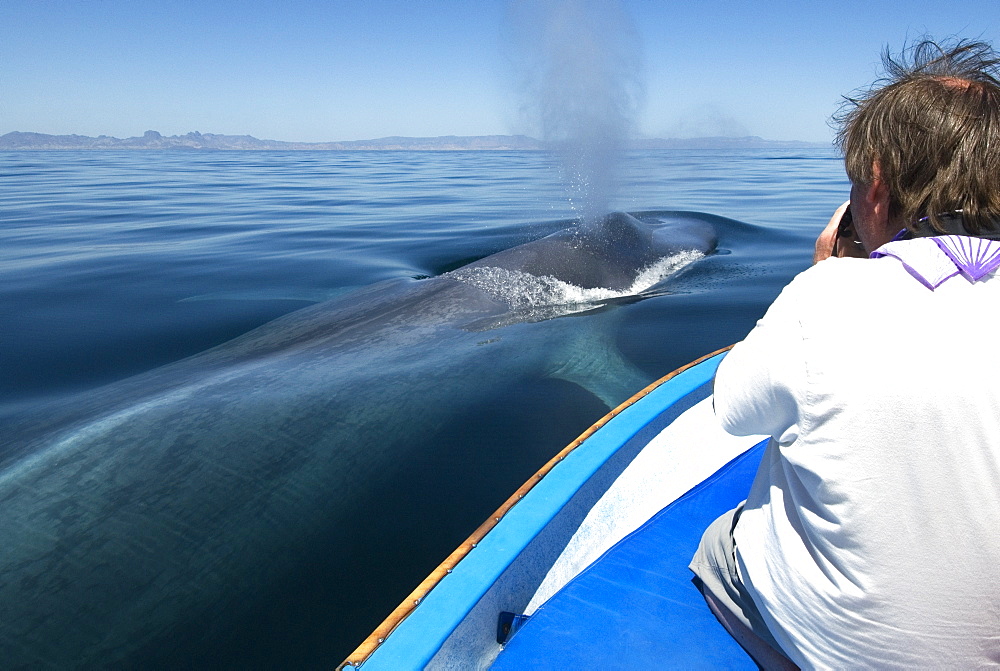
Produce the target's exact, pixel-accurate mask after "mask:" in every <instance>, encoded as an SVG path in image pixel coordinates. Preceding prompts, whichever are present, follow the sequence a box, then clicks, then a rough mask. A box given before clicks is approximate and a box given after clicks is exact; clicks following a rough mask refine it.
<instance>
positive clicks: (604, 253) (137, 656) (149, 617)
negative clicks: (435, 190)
mask: <svg viewBox="0 0 1000 671" xmlns="http://www.w3.org/2000/svg"><path fill="white" fill-rule="evenodd" d="M714 245H715V234H714V232H713V230H712V227H711V226H709V225H708V224H706V223H704V222H703V221H700V220H698V219H696V218H693V217H691V218H685V217H682V216H681V217H677V218H676V219H675V220H670V221H665V222H664V221H654V222H649V221H640V220H639V219H636V218H634V217H632V216H630V215H627V214H623V213H615V214H611V215H608V216H607V217H605V218H604V219H603V220H602V221H600V222H597V223H595V224H592V225H590V226H589V227H580V226H574V227H571V228H569V229H566V230H563V231H560V232H557V233H555V234H553V235H550V236H548V237H545V238H542V239H539V240H536V241H534V242H529V243H526V244H524V245H521V246H518V247H514V248H511V249H508V250H506V251H502V252H500V253H498V254H494V255H492V256H489V257H486V258H483V259H480V260H478V261H476V262H474V263H471V264H469V265H467V266H464V267H462V268H459V269H458V270H455V271H452V272H450V273H446V274H444V275H440V276H437V277H433V278H429V279H423V280H410V279H400V280H390V281H387V282H383V283H380V284H376V285H373V286H371V287H368V288H365V289H362V290H359V291H356V292H353V293H351V294H349V295H346V296H341V297H338V298H336V299H333V300H331V301H328V302H325V303H320V304H317V305H314V306H311V307H308V308H305V309H302V310H299V311H297V312H294V313H292V314H289V315H286V316H285V317H282V318H279V319H277V320H275V321H273V322H270V323H268V324H265V325H264V326H261V327H260V328H257V329H256V330H253V331H251V332H249V333H247V334H245V335H243V336H241V337H239V338H236V339H235V340H232V341H230V342H228V343H225V344H223V345H220V346H218V347H215V348H213V349H211V350H208V351H206V352H203V353H201V354H198V355H196V356H193V357H190V358H188V359H185V360H182V361H179V362H176V363H174V364H170V365H168V366H165V367H162V368H159V369H156V370H153V371H150V372H148V373H145V374H142V375H139V376H136V377H133V378H130V379H128V380H124V381H121V382H118V383H114V384H112V385H109V386H107V387H104V388H102V389H98V390H96V391H89V392H87V393H85V394H80V395H79V396H78V397H75V398H72V399H71V400H70V402H68V403H63V404H62V405H60V406H59V407H54V408H49V409H46V411H45V412H39V413H35V414H33V415H31V416H30V417H27V418H22V419H21V420H19V422H18V423H17V425H16V426H14V427H9V430H8V429H5V431H4V433H5V434H6V438H5V439H4V445H3V450H4V452H3V454H5V455H7V458H6V463H5V465H4V466H3V469H2V470H0V511H2V512H0V651H2V653H0V654H2V656H3V663H2V665H3V667H4V668H31V669H37V668H87V667H104V668H107V667H113V668H118V667H129V668H132V667H146V668H149V667H150V666H158V665H160V663H162V662H163V660H164V659H170V657H169V654H167V652H166V651H168V650H170V648H171V646H173V645H175V643H176V641H177V640H180V639H185V640H187V639H191V638H192V637H199V636H200V637H204V639H205V640H209V641H210V640H211V639H212V636H214V635H215V633H214V632H215V629H216V628H219V627H223V624H222V623H223V622H226V621H231V620H234V619H238V618H239V614H240V613H241V611H242V610H244V609H245V608H247V605H246V603H245V599H246V598H247V597H246V595H247V594H255V593H265V592H267V591H268V590H269V589H271V587H270V586H271V585H274V584H283V583H282V581H286V580H288V579H289V576H294V575H295V574H296V572H297V571H298V570H299V567H300V565H301V563H302V562H303V561H306V560H308V561H312V562H324V563H325V562H329V564H330V566H331V570H342V571H343V572H344V574H345V576H347V577H345V580H349V579H350V575H351V572H352V571H356V570H357V566H356V565H354V564H352V565H349V566H348V565H339V564H337V562H338V561H340V559H338V558H337V557H316V556H315V553H314V552H313V551H311V550H310V548H311V547H313V546H315V545H316V544H318V543H325V544H326V545H329V543H330V539H331V538H333V539H334V543H335V544H337V543H339V544H341V545H342V546H343V547H344V548H345V550H347V552H345V554H353V553H355V552H357V551H359V550H360V549H359V548H355V547H352V543H353V542H354V539H355V538H356V536H354V535H353V534H354V532H355V531H356V528H357V527H358V526H359V525H360V524H363V523H364V522H363V520H365V519H368V518H366V517H365V515H369V516H370V515H371V511H372V510H375V509H376V508H374V507H373V506H375V505H376V504H377V502H375V501H373V500H372V496H371V495H369V494H367V493H366V492H367V491H369V490H370V489H372V488H373V487H375V485H376V484H377V483H378V482H379V481H381V480H386V479H392V478H394V477H397V478H398V477H405V474H406V468H407V463H408V462H411V461H412V460H414V459H416V458H418V457H419V455H418V454H416V453H415V450H418V449H419V446H420V445H422V444H425V443H426V442H427V440H428V439H427V437H428V436H433V435H435V432H437V431H439V430H440V429H441V427H442V426H445V425H447V424H448V423H449V422H452V421H454V419H455V417H456V416H458V413H459V412H460V411H461V409H462V408H468V407H474V404H475V403H477V402H489V397H490V393H491V391H490V390H491V389H493V388H494V387H496V386H497V385H508V384H511V383H512V382H516V381H517V380H518V379H525V378H529V377H546V376H547V377H551V378H556V379H561V380H567V381H570V382H572V383H574V384H576V385H579V386H580V387H582V388H584V389H586V390H588V391H589V392H591V393H592V394H593V395H594V397H596V398H597V399H600V402H601V403H603V404H605V405H608V406H612V407H613V406H614V405H617V404H618V403H619V402H621V401H623V400H624V399H625V398H627V397H628V396H630V395H631V394H632V393H634V392H635V391H636V390H638V389H639V388H641V387H642V386H643V385H645V384H646V383H647V382H648V381H649V380H648V379H647V378H646V376H645V375H644V374H642V373H641V372H640V371H638V370H637V369H636V368H635V367H634V366H633V365H632V364H630V363H629V362H628V361H626V360H625V359H624V358H623V357H622V356H621V355H620V354H619V353H618V351H617V349H616V348H615V346H614V341H613V338H612V337H610V336H611V335H612V334H613V329H612V328H611V325H612V319H613V313H614V312H615V311H614V310H603V311H602V312H601V314H599V315H598V316H597V317H595V318H590V317H588V318H587V319H573V318H571V317H567V318H555V317H561V316H567V315H572V314H576V313H578V312H580V311H584V310H593V309H594V308H596V307H598V306H600V305H603V304H604V302H607V301H608V300H611V301H613V300H615V297H616V296H622V295H627V294H628V293H630V292H632V293H635V292H636V291H641V290H642V288H641V287H640V288H639V289H638V290H637V289H636V286H637V284H636V283H637V281H638V279H639V278H640V276H641V275H642V273H643V272H647V273H648V272H650V269H654V270H655V268H656V267H657V264H661V265H662V264H664V263H666V264H668V266H669V264H671V263H673V264H674V266H671V267H668V268H667V270H663V269H662V268H661V276H662V274H663V273H666V272H671V271H672V270H673V269H675V268H676V267H680V266H682V265H683V264H684V263H688V262H691V261H694V260H696V259H697V258H698V257H699V256H700V255H704V254H708V253H710V252H711V251H712V250H713V249H714ZM652 281H656V278H654V279H653V280H652ZM577 290H579V292H582V293H579V292H578V294H574V293H573V292H574V291H577ZM560 292H561V293H560ZM12 455H13V456H12ZM376 489H377V487H376ZM337 607H338V606H337V604H333V603H331V604H330V608H331V609H335V608H337ZM192 632H194V633H192ZM210 647H211V645H208V646H206V648H210ZM175 661H176V659H175ZM218 661H219V660H206V659H201V660H200V662H201V663H203V664H205V665H209V663H210V662H211V665H216V664H215V663H216V662H218ZM329 661H330V662H333V663H336V662H337V661H338V660H337V659H331V660H329ZM218 665H220V666H221V665H224V664H218Z"/></svg>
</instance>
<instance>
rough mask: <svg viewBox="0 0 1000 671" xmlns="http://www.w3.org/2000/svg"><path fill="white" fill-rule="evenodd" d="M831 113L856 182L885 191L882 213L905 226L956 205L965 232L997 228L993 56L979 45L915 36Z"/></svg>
mask: <svg viewBox="0 0 1000 671" xmlns="http://www.w3.org/2000/svg"><path fill="white" fill-rule="evenodd" d="M882 61H883V64H884V67H885V70H886V76H885V77H884V78H883V79H880V80H878V81H876V82H875V83H874V84H873V85H872V87H871V88H870V89H868V90H866V91H862V92H860V93H858V94H856V97H845V102H844V105H843V106H842V107H841V110H840V112H839V113H838V114H837V115H836V116H835V117H834V122H835V123H836V124H837V125H838V126H839V128H838V131H837V145H838V146H839V147H840V149H841V151H842V152H843V154H844V164H845V166H846V169H847V175H848V177H850V179H851V181H852V182H854V183H856V184H865V185H868V184H871V183H872V181H873V179H874V178H875V177H878V178H879V179H881V180H882V181H883V183H884V184H885V185H886V187H887V188H888V191H889V218H890V220H891V221H897V222H899V224H900V225H901V226H902V225H905V226H907V227H909V228H911V229H914V230H915V229H916V228H919V225H918V224H917V221H918V219H920V218H922V217H928V218H929V222H930V226H931V227H932V228H933V229H934V230H936V231H938V232H944V231H945V230H946V229H945V227H944V225H943V224H942V221H941V219H942V217H941V215H942V214H945V213H949V212H951V211H953V210H959V209H960V210H962V211H963V221H964V225H965V230H966V231H968V232H969V233H970V234H973V235H989V234H996V233H998V232H1000V82H998V81H997V77H998V76H1000V74H998V66H1000V56H998V55H997V53H996V52H994V51H993V49H992V47H990V45H988V44H986V43H983V42H971V41H964V40H963V41H958V42H954V43H952V44H944V45H939V44H937V43H935V42H932V41H930V40H924V41H921V42H919V43H917V44H915V45H913V46H911V47H910V48H908V49H905V50H904V52H903V54H902V57H901V58H900V59H899V60H895V59H893V58H892V57H891V56H890V54H889V52H888V50H886V51H885V52H884V54H883V57H882Z"/></svg>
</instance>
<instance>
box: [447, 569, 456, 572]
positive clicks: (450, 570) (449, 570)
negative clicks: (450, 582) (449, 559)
mask: <svg viewBox="0 0 1000 671" xmlns="http://www.w3.org/2000/svg"><path fill="white" fill-rule="evenodd" d="M454 570H455V569H448V570H447V571H446V572H447V573H451V572H452V571H454Z"/></svg>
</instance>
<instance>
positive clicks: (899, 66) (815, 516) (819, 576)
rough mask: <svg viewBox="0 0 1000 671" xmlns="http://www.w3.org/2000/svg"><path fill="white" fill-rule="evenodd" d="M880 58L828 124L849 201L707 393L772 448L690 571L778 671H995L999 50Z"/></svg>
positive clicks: (731, 420)
mask: <svg viewBox="0 0 1000 671" xmlns="http://www.w3.org/2000/svg"><path fill="white" fill-rule="evenodd" d="M884 61H885V66H886V77H885V78H884V79H882V80H880V81H878V82H876V83H875V85H873V86H872V88H870V89H869V90H867V91H865V92H864V93H862V94H860V95H858V96H856V97H854V98H849V99H848V100H847V103H846V105H845V108H844V109H843V110H842V113H841V114H840V115H839V117H838V118H837V122H838V124H839V130H838V135H837V142H838V145H839V147H840V148H841V150H842V152H843V154H844V162H845V168H846V171H847V175H848V177H849V178H850V181H851V184H852V188H851V193H850V200H849V202H848V203H845V204H844V205H842V206H841V207H840V208H838V210H837V211H836V212H835V213H834V216H833V217H832V218H831V220H830V223H829V224H828V225H827V226H826V228H825V229H824V231H823V232H822V234H821V235H820V236H819V238H818V240H817V242H816V251H815V256H814V261H815V264H814V265H813V267H812V268H810V269H808V270H806V271H805V272H803V273H801V274H800V275H799V276H797V277H796V278H795V279H794V280H793V281H792V282H791V283H790V284H789V285H788V286H787V287H786V288H785V289H784V290H783V291H782V293H781V295H780V296H779V297H778V298H777V299H776V300H775V301H774V303H773V304H772V305H771V306H770V308H769V309H768V311H767V313H766V314H765V316H764V317H763V318H762V319H761V320H760V321H759V322H758V324H757V326H756V327H755V328H754V330H753V331H751V333H750V334H749V335H748V336H747V338H746V339H745V340H744V341H743V342H741V343H739V344H737V345H736V346H735V347H734V348H733V350H732V351H731V352H730V353H729V354H728V355H727V357H726V358H725V360H724V361H723V362H722V364H721V365H720V367H719V370H718V373H717V375H716V380H715V396H714V403H715V411H716V414H717V416H718V418H719V420H720V422H721V424H722V426H723V427H724V428H725V429H726V430H727V431H728V432H730V433H733V434H736V435H753V434H762V435H769V436H771V440H770V442H769V444H768V447H767V450H766V452H765V454H764V457H763V461H762V463H761V466H760V469H759V470H758V473H757V476H756V479H755V481H754V484H753V486H752V488H751V490H750V492H749V494H748V496H747V500H746V501H745V503H744V504H742V505H741V506H739V507H738V508H737V509H735V510H734V511H730V512H729V513H727V514H726V515H724V516H722V517H721V518H719V519H718V520H716V522H715V523H713V524H712V525H711V526H710V527H709V529H708V530H707V531H706V532H705V535H704V537H703V538H702V542H701V546H700V547H699V549H698V552H697V553H696V555H695V557H694V558H693V560H692V563H691V568H692V570H693V571H694V572H695V574H696V576H697V578H696V580H697V582H698V583H699V584H700V585H701V587H702V591H703V593H704V594H705V597H706V601H707V602H708V604H709V606H710V607H711V608H712V610H713V612H715V613H716V615H717V616H718V617H719V619H720V621H721V622H722V623H723V625H724V626H726V628H727V629H729V631H730V632H731V633H733V635H734V637H736V639H737V640H738V641H740V643H741V644H742V645H743V646H744V647H745V648H746V649H747V650H748V652H749V653H750V654H751V655H752V656H753V657H754V658H755V659H756V660H757V662H758V663H759V664H761V665H762V666H764V667H765V668H783V667H784V668H791V667H794V666H799V667H802V668H844V667H850V668H857V667H865V666H868V667H879V668H892V667H895V668H903V667H919V666H927V665H932V666H935V667H947V668H964V667H972V666H984V665H990V664H998V663H1000V586H998V585H997V581H996V580H995V578H994V577H993V570H994V567H996V566H997V565H998V563H1000V533H997V531H996V527H997V521H998V520H1000V349H998V348H997V347H996V345H995V340H996V337H997V334H998V333H1000V308H998V306H1000V279H998V278H997V277H996V272H995V271H996V269H997V267H998V266H1000V81H998V78H1000V69H998V68H1000V55H998V54H997V53H996V52H995V51H994V50H993V49H992V48H991V47H990V46H989V45H988V44H985V43H982V42H975V41H953V42H950V43H945V44H937V43H934V42H932V41H922V42H920V43H918V44H915V45H913V46H912V47H911V48H909V49H908V50H906V51H905V52H904V54H903V56H902V57H901V58H899V59H893V58H891V57H890V56H889V55H888V54H886V56H885V58H884Z"/></svg>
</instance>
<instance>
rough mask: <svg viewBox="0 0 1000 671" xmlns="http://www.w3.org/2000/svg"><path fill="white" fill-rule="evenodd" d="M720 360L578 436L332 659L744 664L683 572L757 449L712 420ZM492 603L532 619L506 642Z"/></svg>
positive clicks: (745, 484)
mask: <svg viewBox="0 0 1000 671" xmlns="http://www.w3.org/2000/svg"><path fill="white" fill-rule="evenodd" d="M723 356H724V353H717V354H715V355H710V356H709V357H706V358H705V359H704V360H700V361H698V362H694V363H693V364H690V365H689V366H687V367H684V368H682V369H680V370H678V371H675V372H674V373H672V374H671V375H669V376H667V377H665V378H663V379H662V380H660V381H659V382H657V383H655V384H654V385H651V386H650V387H649V388H647V389H645V390H643V391H642V392H640V393H639V394H637V395H636V396H635V397H633V398H632V399H630V400H629V401H627V402H626V403H625V404H623V405H622V406H620V407H619V408H617V409H616V410H614V411H612V412H611V413H610V414H609V415H608V416H606V417H605V418H604V419H602V420H601V421H600V422H598V423H597V424H596V425H595V426H594V427H592V428H591V429H590V430H588V431H587V432H585V433H584V434H583V436H581V437H580V438H579V439H578V440H577V441H575V442H574V443H573V444H571V445H570V446H568V447H567V448H566V449H565V450H563V451H562V452H561V453H560V454H559V455H557V456H556V457H555V458H554V459H553V460H552V461H550V462H549V464H547V465H546V466H545V467H544V468H543V469H542V470H541V471H539V473H538V474H537V475H536V476H535V477H533V478H532V480H531V481H529V482H528V483H526V484H525V486H523V487H522V488H521V489H519V490H518V491H517V492H515V494H514V495H513V496H512V497H511V498H510V499H508V501H507V502H506V503H505V504H504V505H503V506H502V507H501V508H500V509H499V510H498V511H497V513H496V514H495V515H494V516H493V517H492V518H491V519H490V520H488V521H487V522H486V523H485V524H484V525H483V526H482V527H481V528H480V529H479V530H477V531H476V533H475V534H473V536H472V537H471V538H470V539H469V540H468V541H467V542H466V543H465V544H463V546H462V547H460V548H459V549H458V550H456V552H455V553H453V555H452V556H450V557H449V558H448V559H447V560H446V561H445V562H444V563H443V564H442V565H441V567H439V568H438V570H437V571H435V573H434V574H432V576H430V577H429V578H428V579H427V580H425V581H424V583H422V584H421V585H420V586H419V587H418V588H417V590H415V591H414V593H413V594H411V595H410V597H409V598H408V599H407V600H406V601H404V603H403V604H401V605H400V607H399V608H397V609H396V611H395V612H394V613H393V614H392V615H390V617H389V618H388V619H387V620H386V622H384V623H383V625H382V626H381V627H379V629H377V630H376V631H375V632H374V633H373V635H372V636H371V637H370V638H369V639H368V640H367V641H365V643H364V644H363V645H362V646H361V647H360V648H359V649H358V650H357V651H356V652H355V653H354V654H353V655H351V657H349V658H348V660H347V661H345V662H344V664H342V665H341V668H346V669H353V668H360V667H362V666H363V667H364V668H365V669H366V670H367V669H391V670H393V671H399V670H405V669H424V668H460V669H486V668H490V666H491V665H495V668H500V669H506V668H586V667H590V668H595V667H600V666H603V665H604V664H612V665H614V666H622V665H624V666H626V667H632V668H644V667H649V665H650V664H651V665H652V667H653V668H664V667H667V668H669V667H671V666H678V667H692V666H694V667H699V666H700V667H716V668H718V667H719V666H720V665H721V666H724V667H731V668H740V666H741V665H743V666H747V668H754V666H753V663H752V662H751V661H750V658H749V657H747V656H746V655H745V654H744V653H743V652H742V650H741V649H740V648H739V646H738V645H737V644H736V643H735V642H733V641H732V640H731V639H730V638H729V635H728V634H727V633H726V632H725V630H723V629H722V627H721V626H720V625H719V624H718V623H717V622H716V621H715V619H714V617H713V616H712V615H711V613H710V612H709V611H708V608H707V607H706V606H705V605H704V602H703V600H702V598H701V595H700V593H699V592H698V590H697V589H696V588H695V587H694V585H693V584H692V583H691V575H690V572H689V571H688V570H687V562H688V560H689V559H690V557H691V555H692V554H693V553H694V550H695V548H696V547H697V542H698V539H699V538H700V535H701V532H702V531H703V530H704V529H705V527H707V526H708V524H709V523H710V522H711V521H712V520H713V519H715V518H716V517H717V516H718V515H720V514H722V513H723V512H725V511H726V510H729V509H731V508H733V507H735V506H736V505H737V504H738V503H739V502H740V501H742V500H743V499H744V498H746V493H747V491H748V490H749V486H750V481H751V480H752V477H753V473H754V471H755V470H756V464H757V463H758V462H759V459H760V446H758V443H760V440H761V439H760V437H749V438H741V439H737V438H733V437H731V436H728V435H726V434H724V433H723V432H722V431H721V429H720V428H719V427H718V425H717V422H715V420H714V413H713V412H712V410H711V398H710V396H711V386H712V379H713V376H714V374H715V370H716V369H717V367H718V364H719V362H720V361H721V359H722V357H723ZM755 446H758V447H757V449H754V448H755ZM595 560H597V561H596V562H595ZM595 585H598V586H600V587H602V589H595ZM607 585H610V586H611V587H612V588H610V589H604V587H606V586H607ZM616 590H618V591H617V592H616ZM599 593H600V594H599ZM501 613H514V614H518V615H521V614H525V615H526V616H528V617H527V620H526V622H527V623H526V624H525V625H524V626H523V627H521V628H520V630H519V631H518V632H517V633H516V634H515V635H514V636H513V638H511V639H510V641H509V642H506V644H505V646H502V645H501V643H500V642H498V640H497V626H498V618H499V617H500V615H501ZM653 613H655V614H656V616H655V617H653V616H652V615H651V614H653ZM630 616H637V617H636V620H637V621H634V622H633V621H630V620H629V617H630ZM520 619H523V618H519V620H520ZM504 647H505V649H504ZM650 660H655V664H653V663H652V662H650ZM671 660H675V661H671Z"/></svg>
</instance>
